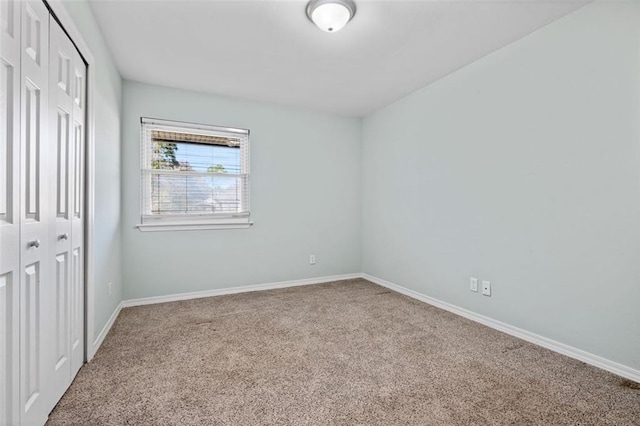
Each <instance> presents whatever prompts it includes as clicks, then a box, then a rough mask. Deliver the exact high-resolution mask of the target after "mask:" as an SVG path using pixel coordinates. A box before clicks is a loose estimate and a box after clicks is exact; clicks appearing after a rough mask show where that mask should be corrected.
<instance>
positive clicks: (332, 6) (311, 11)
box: [307, 0, 356, 33]
mask: <svg viewBox="0 0 640 426" xmlns="http://www.w3.org/2000/svg"><path fill="white" fill-rule="evenodd" d="M355 14H356V4H355V3H354V2H353V1H352V0H311V1H310V2H309V4H308V5H307V16H308V17H309V19H310V20H311V22H313V23H314V24H316V26H317V27H318V28H320V29H321V30H322V31H326V32H328V33H335V32H336V31H340V30H341V29H342V27H344V26H345V25H346V24H347V22H349V21H350V20H351V19H352V18H353V15H355Z"/></svg>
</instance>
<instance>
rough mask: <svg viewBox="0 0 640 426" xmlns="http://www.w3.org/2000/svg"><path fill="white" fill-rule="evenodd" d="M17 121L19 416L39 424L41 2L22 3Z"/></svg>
mask: <svg viewBox="0 0 640 426" xmlns="http://www.w3.org/2000/svg"><path fill="white" fill-rule="evenodd" d="M18 4H19V5H20V7H21V9H22V17H21V20H22V40H21V46H22V49H21V73H20V74H21V76H20V93H21V109H20V111H21V117H20V122H21V125H20V133H21V134H20V139H21V144H20V145H21V147H20V176H21V184H20V187H21V188H20V196H21V203H20V204H21V209H20V222H21V224H20V225H21V240H20V250H19V252H20V256H21V259H20V272H21V275H22V277H21V279H20V311H21V312H20V411H21V414H20V418H21V423H22V424H23V425H31V424H43V423H44V421H45V420H46V418H47V415H48V413H49V410H48V408H49V407H48V402H49V401H50V398H49V397H48V394H47V392H49V389H50V388H49V385H50V383H49V381H48V377H47V373H48V369H47V362H46V361H47V357H46V353H45V351H47V350H48V347H47V339H48V336H49V335H50V333H51V332H52V328H51V327H50V324H49V322H48V321H47V319H48V317H49V312H47V303H49V301H50V300H51V298H52V297H53V294H52V292H51V293H49V292H50V291H51V289H52V288H53V283H52V282H51V281H52V280H51V279H50V277H51V275H52V274H51V273H50V267H49V261H48V256H49V245H50V243H49V238H48V232H49V231H48V226H49V223H47V221H48V211H47V210H48V207H49V204H48V198H47V190H48V188H47V187H45V185H46V182H47V181H48V173H49V171H48V168H47V164H48V161H49V159H48V158H47V144H48V135H49V134H48V131H47V121H48V120H47V118H48V111H49V108H48V102H47V99H48V79H49V74H48V68H49V46H48V40H49V12H48V10H47V8H46V7H45V5H44V3H42V2H41V1H21V2H19V3H18Z"/></svg>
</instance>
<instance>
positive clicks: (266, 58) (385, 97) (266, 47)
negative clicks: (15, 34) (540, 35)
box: [90, 0, 586, 116]
mask: <svg viewBox="0 0 640 426" xmlns="http://www.w3.org/2000/svg"><path fill="white" fill-rule="evenodd" d="M585 2H586V1H576V0H540V1H537V0H493V1H486V0H467V1H457V0H444V1H433V0H424V1H415V0H414V1H397V0H395V1H394V0H387V1H372V0H356V3H357V7H358V9H357V12H356V15H355V17H354V19H353V20H352V21H351V22H350V23H349V24H347V26H346V27H345V28H344V29H343V30H342V31H340V32H338V33H333V34H329V33H325V32H323V31H320V30H319V29H318V28H316V27H315V26H314V25H313V24H312V23H311V22H310V21H309V20H308V19H307V17H306V15H305V7H306V1H304V0H302V1H297V0H296V1H293V0H289V1H269V0H262V1H245V0H232V1H229V0H228V1H192V0H181V1H175V0H174V1H167V0H163V1H133V0H118V1H108V0H107V1H105V0H92V1H91V3H90V4H91V7H92V9H93V11H94V13H95V15H96V18H97V20H98V23H99V25H100V27H101V29H102V31H103V33H104V35H105V37H106V40H107V43H108V44H109V47H110V49H111V51H112V53H113V55H114V59H115V61H116V64H117V66H118V68H119V70H120V72H121V73H122V76H123V77H124V78H126V79H130V80H136V81H142V82H146V83H152V84H159V85H163V86H170V87H178V88H183V89H191V90H197V91H203V92H210V93H214V94H218V95H227V96H233V97H240V98H245V99H252V100H258V101H265V102H269V103H276V104H281V105H288V106H295V107H302V108H309V109H313V110H318V111H325V112H329V113H335V114H340V115H345V116H364V115H367V114H369V113H371V112H373V111H375V110H376V109H378V108H380V107H383V106H385V105H388V104H389V103H391V102H393V101H395V100H397V99H399V98H401V97H402V96H404V95H406V94H408V93H411V92H412V91H414V90H416V89H418V88H420V87H422V86H425V85H427V84H429V83H431V82H433V81H435V80H437V79H439V78H441V77H443V76H445V75H447V74H449V73H451V72H452V71H454V70H456V69H458V68H460V67H462V66H464V65H466V64H469V63H471V62H473V61H474V60H476V59H478V58H481V57H482V56H485V55H486V54H488V53H490V52H492V51H494V50H496V49H498V48H500V47H503V46H505V45H507V44H509V43H511V42H513V41H515V40H517V39H519V38H521V37H523V36H524V35H526V34H529V33H531V32H532V31H534V30H536V29H538V28H540V27H542V26H544V25H546V24H548V23H550V22H553V21H554V20H556V19H558V18H560V17H562V16H564V15H566V14H567V13H569V12H571V11H573V10H575V9H577V8H579V7H580V6H582V5H583V4H584V3H585Z"/></svg>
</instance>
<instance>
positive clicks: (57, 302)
mask: <svg viewBox="0 0 640 426" xmlns="http://www.w3.org/2000/svg"><path fill="white" fill-rule="evenodd" d="M49 31H50V33H49V34H50V36H49V43H50V46H49V70H50V72H49V149H50V152H49V154H50V156H49V158H50V159H51V161H50V165H51V167H50V170H51V173H50V175H49V185H50V191H49V194H50V196H51V199H50V200H49V202H50V207H51V208H50V210H49V211H50V215H49V216H50V223H51V226H50V227H49V231H50V232H49V240H50V241H51V242H52V248H53V251H52V252H51V256H50V257H51V259H50V260H52V264H53V268H52V269H53V282H52V284H53V286H54V293H55V295H54V298H53V299H52V300H50V301H49V303H50V304H51V308H52V309H51V312H52V317H51V318H50V321H51V324H52V326H53V333H51V335H50V338H51V339H50V342H49V345H48V348H49V350H48V351H47V355H49V364H48V365H49V369H50V370H51V376H52V379H51V381H52V395H51V396H52V402H51V404H50V405H51V406H54V405H55V403H56V402H57V401H58V400H59V399H60V398H61V397H62V395H63V394H64V392H65V391H66V389H67V387H68V386H69V384H70V383H71V322H70V321H71V314H70V311H71V296H72V291H73V288H72V278H71V273H72V270H71V266H70V263H71V258H72V250H71V242H72V237H71V217H72V214H73V213H72V211H73V204H72V198H73V197H72V194H73V173H72V171H73V167H74V164H73V154H72V148H73V147H72V142H73V140H72V133H73V130H72V129H73V127H72V126H73V92H72V90H73V83H74V81H73V78H72V75H73V60H74V55H73V54H74V53H75V47H74V46H73V44H72V43H71V41H70V40H69V39H68V38H67V35H66V34H65V33H64V32H63V31H62V28H60V25H59V24H58V23H57V22H56V21H55V20H54V19H53V18H52V19H51V21H50V23H49Z"/></svg>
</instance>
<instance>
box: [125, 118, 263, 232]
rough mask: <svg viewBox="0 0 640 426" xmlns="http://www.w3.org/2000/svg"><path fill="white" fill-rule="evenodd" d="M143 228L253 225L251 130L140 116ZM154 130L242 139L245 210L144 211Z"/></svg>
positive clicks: (148, 193)
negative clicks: (184, 212)
mask: <svg viewBox="0 0 640 426" xmlns="http://www.w3.org/2000/svg"><path fill="white" fill-rule="evenodd" d="M140 124H141V125H140V128H141V132H140V223H139V224H138V225H136V226H137V227H138V229H140V231H145V232H146V231H186V230H206V229H242V228H248V227H250V226H251V225H253V222H251V218H250V212H249V196H250V190H249V176H250V174H249V130H247V129H237V128H232V127H220V126H210V125H206V124H195V123H184V122H180V121H171V120H161V119H155V118H146V117H142V118H141V119H140ZM152 130H161V131H162V130H163V131H172V132H180V131H183V132H192V133H201V134H205V135H206V134H209V135H215V136H223V137H233V138H239V139H240V149H241V154H240V157H241V160H240V161H241V173H240V174H242V175H246V185H245V187H243V188H242V190H243V191H246V194H243V196H241V199H242V206H243V208H242V210H243V211H242V212H238V213H225V214H220V213H218V214H175V215H168V214H167V215H158V214H152V213H151V212H150V211H145V209H147V206H150V205H151V203H150V199H151V182H150V180H149V176H150V171H151V170H152V168H151V160H152V154H151V153H152V140H151V137H150V136H149V135H150V134H151V131H152Z"/></svg>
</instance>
